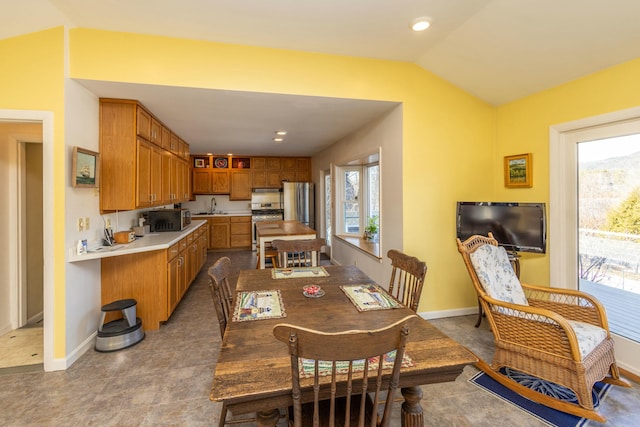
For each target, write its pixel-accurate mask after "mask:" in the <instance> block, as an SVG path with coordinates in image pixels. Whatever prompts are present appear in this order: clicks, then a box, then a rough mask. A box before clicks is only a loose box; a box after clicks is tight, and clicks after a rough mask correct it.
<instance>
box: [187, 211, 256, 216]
mask: <svg viewBox="0 0 640 427" xmlns="http://www.w3.org/2000/svg"><path fill="white" fill-rule="evenodd" d="M191 216H192V217H211V216H251V211H225V212H216V213H209V212H191Z"/></svg>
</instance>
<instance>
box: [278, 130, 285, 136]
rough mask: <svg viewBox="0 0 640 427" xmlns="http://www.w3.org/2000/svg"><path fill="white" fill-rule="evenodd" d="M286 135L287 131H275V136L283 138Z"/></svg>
mask: <svg viewBox="0 0 640 427" xmlns="http://www.w3.org/2000/svg"><path fill="white" fill-rule="evenodd" d="M286 134H287V131H286V130H277V131H276V135H282V136H284V135H286Z"/></svg>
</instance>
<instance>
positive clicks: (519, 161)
mask: <svg viewBox="0 0 640 427" xmlns="http://www.w3.org/2000/svg"><path fill="white" fill-rule="evenodd" d="M531 175H532V172H531V153H527V154H517V155H515V156H505V158H504V186H505V187H509V188H521V187H532V186H533V181H532V178H531Z"/></svg>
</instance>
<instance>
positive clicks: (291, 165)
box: [191, 154, 311, 200]
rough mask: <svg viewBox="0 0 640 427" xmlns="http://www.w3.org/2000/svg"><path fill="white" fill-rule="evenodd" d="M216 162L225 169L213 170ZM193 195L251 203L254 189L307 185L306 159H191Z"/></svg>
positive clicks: (210, 156) (195, 157) (224, 157)
mask: <svg viewBox="0 0 640 427" xmlns="http://www.w3.org/2000/svg"><path fill="white" fill-rule="evenodd" d="M216 161H221V162H225V161H226V167H222V168H219V167H216V163H217V162H216ZM191 162H192V165H193V174H192V176H193V194H229V199H230V200H250V199H251V191H252V189H254V188H281V187H282V181H302V182H309V181H310V178H311V174H310V163H311V159H310V158H309V157H246V156H245V157H243V156H216V155H198V154H195V155H192V156H191Z"/></svg>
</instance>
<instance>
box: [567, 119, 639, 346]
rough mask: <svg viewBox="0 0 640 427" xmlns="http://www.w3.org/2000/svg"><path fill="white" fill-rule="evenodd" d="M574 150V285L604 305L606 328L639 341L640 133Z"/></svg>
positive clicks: (586, 143)
mask: <svg viewBox="0 0 640 427" xmlns="http://www.w3.org/2000/svg"><path fill="white" fill-rule="evenodd" d="M639 126H640V125H639ZM613 130H614V129H612V131H613ZM577 148H578V153H577V154H578V159H577V161H578V276H579V279H578V286H579V288H580V290H583V291H585V292H588V293H590V294H592V295H594V296H596V297H597V298H598V299H599V300H600V302H602V303H603V304H604V306H605V308H606V310H607V316H608V319H609V328H610V330H611V332H613V333H615V334H618V335H620V336H622V337H625V338H628V339H630V340H633V341H635V342H637V343H640V313H638V311H637V307H638V306H640V133H637V134H631V135H622V136H613V137H610V138H598V139H595V140H589V141H580V142H578V143H577Z"/></svg>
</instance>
